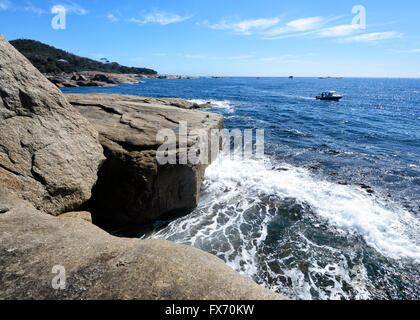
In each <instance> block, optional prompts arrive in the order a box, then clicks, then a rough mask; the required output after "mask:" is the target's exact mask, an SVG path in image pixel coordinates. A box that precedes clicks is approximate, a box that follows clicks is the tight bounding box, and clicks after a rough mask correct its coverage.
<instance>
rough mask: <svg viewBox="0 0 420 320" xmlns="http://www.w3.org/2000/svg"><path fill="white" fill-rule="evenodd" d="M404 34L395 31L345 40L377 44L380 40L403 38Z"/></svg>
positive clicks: (374, 33) (367, 34)
mask: <svg viewBox="0 0 420 320" xmlns="http://www.w3.org/2000/svg"><path fill="white" fill-rule="evenodd" d="M402 36H403V34H402V33H399V32H395V31H387V32H373V33H365V34H361V35H357V36H353V37H349V38H345V39H343V41H346V42H377V41H380V40H388V39H396V38H402Z"/></svg>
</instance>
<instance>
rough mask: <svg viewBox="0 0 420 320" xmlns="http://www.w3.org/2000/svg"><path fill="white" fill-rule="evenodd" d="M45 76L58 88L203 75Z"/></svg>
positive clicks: (85, 74)
mask: <svg viewBox="0 0 420 320" xmlns="http://www.w3.org/2000/svg"><path fill="white" fill-rule="evenodd" d="M45 77H46V78H47V79H48V80H50V81H51V82H52V83H54V84H55V85H56V86H57V87H58V88H77V87H110V86H113V85H116V84H124V83H125V84H142V83H143V82H142V81H141V80H139V79H167V80H185V79H199V78H202V77H192V76H182V75H162V74H156V75H144V74H119V73H104V72H94V71H84V72H73V73H62V74H46V75H45ZM207 78H210V79H220V78H221V77H207Z"/></svg>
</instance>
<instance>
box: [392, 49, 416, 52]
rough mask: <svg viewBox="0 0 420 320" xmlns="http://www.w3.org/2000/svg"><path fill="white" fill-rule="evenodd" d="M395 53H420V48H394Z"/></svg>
mask: <svg viewBox="0 0 420 320" xmlns="http://www.w3.org/2000/svg"><path fill="white" fill-rule="evenodd" d="M392 52H394V53H420V49H409V50H393V51H392Z"/></svg>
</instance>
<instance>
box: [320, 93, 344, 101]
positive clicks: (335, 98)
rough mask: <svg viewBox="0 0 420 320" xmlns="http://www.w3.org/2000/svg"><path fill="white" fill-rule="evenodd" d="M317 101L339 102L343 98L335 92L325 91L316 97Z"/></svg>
mask: <svg viewBox="0 0 420 320" xmlns="http://www.w3.org/2000/svg"><path fill="white" fill-rule="evenodd" d="M316 98H317V100H328V101H340V100H341V99H342V98H343V96H341V95H339V94H337V93H336V92H335V91H326V92H323V93H321V95H319V96H317V97H316Z"/></svg>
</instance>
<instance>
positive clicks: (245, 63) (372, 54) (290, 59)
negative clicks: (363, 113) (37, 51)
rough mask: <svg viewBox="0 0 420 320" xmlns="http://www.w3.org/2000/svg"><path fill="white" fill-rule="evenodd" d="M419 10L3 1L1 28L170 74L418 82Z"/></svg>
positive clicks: (230, 2)
mask: <svg viewBox="0 0 420 320" xmlns="http://www.w3.org/2000/svg"><path fill="white" fill-rule="evenodd" d="M57 5H62V6H64V7H65V8H66V29H64V30H63V29H58V30H56V29H53V28H52V26H51V21H52V19H53V17H54V16H55V15H56V14H53V13H51V12H52V11H51V10H52V8H53V7H54V6H57ZM356 5H362V6H363V7H364V8H365V12H366V25H365V26H364V25H363V23H362V22H363V21H362V20H363V19H362V20H359V19H357V20H356V21H355V23H354V24H352V21H353V19H354V18H355V17H356V16H358V15H359V13H362V11H360V10H359V11H357V12H355V13H354V14H353V13H352V9H353V7H354V6H356ZM419 13H420V1H418V0H401V1H398V2H397V1H383V0H382V1H379V0H366V1H362V0H360V1H359V0H354V1H347V0H340V1H337V0H335V1H331V0H318V1H314V0H294V1H289V0H281V1H280V0H260V1H255V0H252V1H249V0H241V1H237V0H224V1H220V0H211V1H210V0H209V1H205V0H176V1H175V0H123V1H111V0H102V1H100V0H89V1H80V0H74V1H73V0H71V1H70V0H57V1H56V0H42V1H40V0H31V1H26V0H19V1H18V0H0V32H1V33H3V34H4V36H5V37H6V38H7V39H8V40H13V39H17V38H29V39H35V40H39V41H42V42H44V43H47V44H50V45H53V46H55V47H57V48H60V49H64V50H67V51H69V52H72V53H75V54H78V55H81V56H85V57H90V58H94V59H100V58H108V59H109V60H111V61H117V62H119V63H121V64H124V65H129V66H139V67H150V68H153V69H156V70H157V71H159V72H160V73H167V74H188V75H222V76H288V75H295V76H326V75H331V76H345V77H349V76H360V77H369V76H372V77H417V78H418V77H420V23H419Z"/></svg>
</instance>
